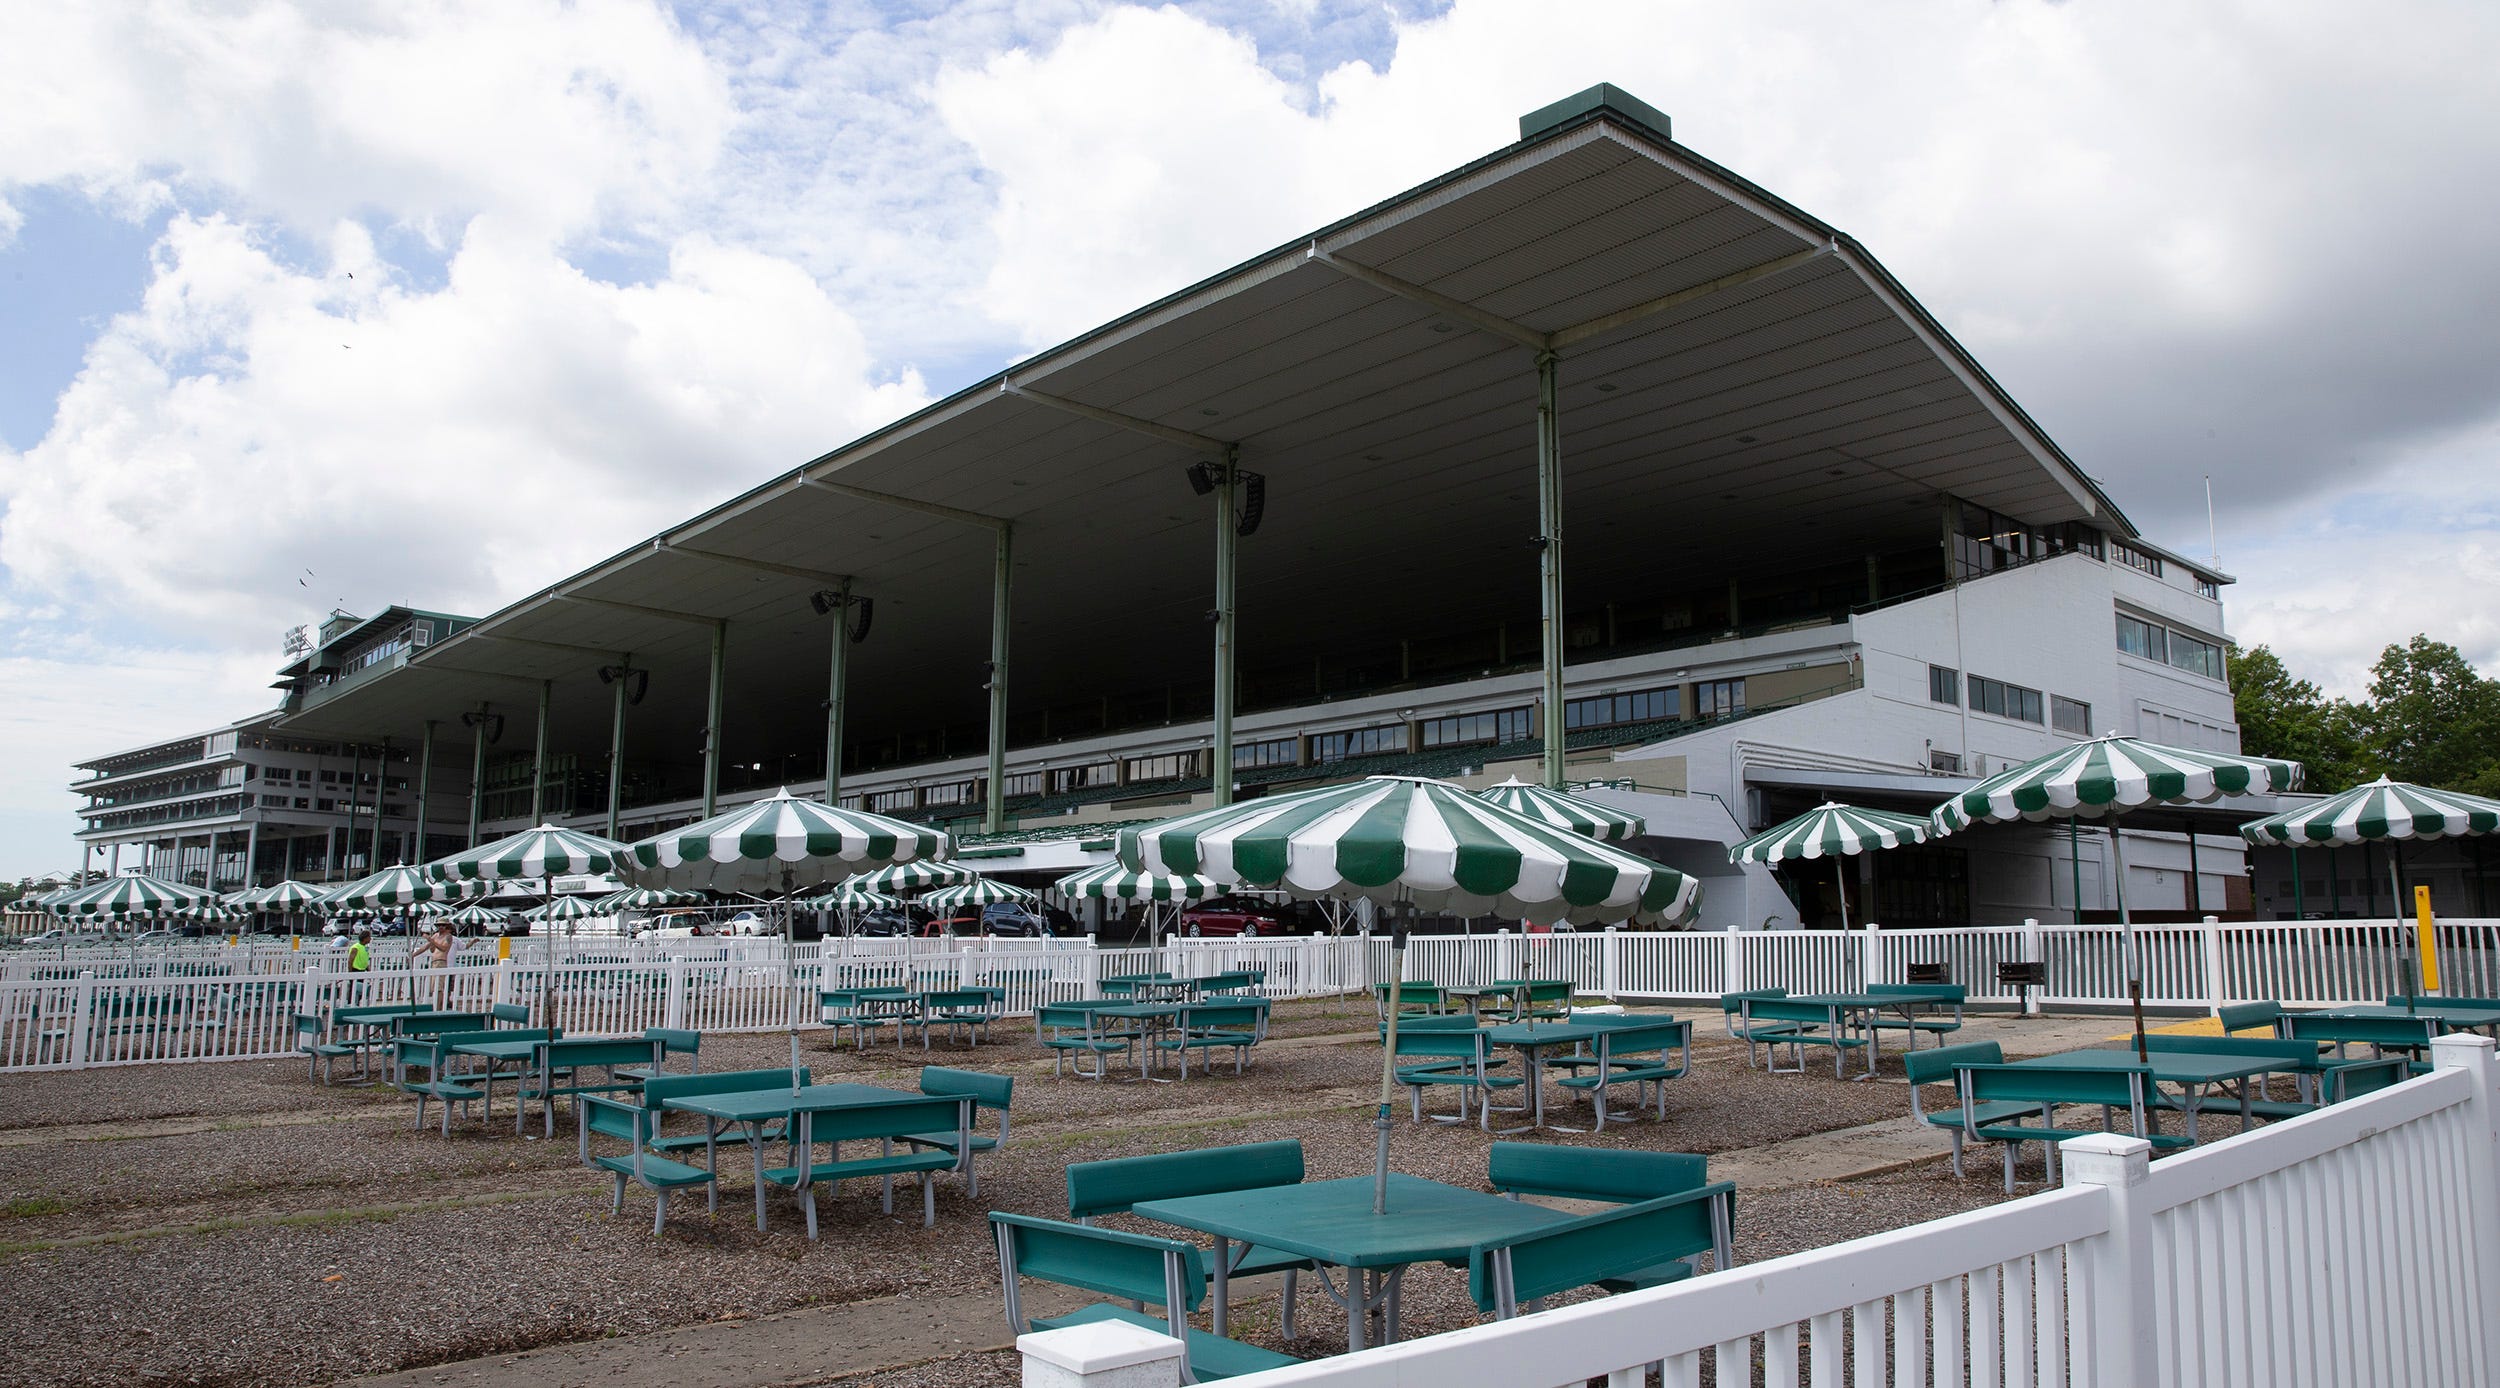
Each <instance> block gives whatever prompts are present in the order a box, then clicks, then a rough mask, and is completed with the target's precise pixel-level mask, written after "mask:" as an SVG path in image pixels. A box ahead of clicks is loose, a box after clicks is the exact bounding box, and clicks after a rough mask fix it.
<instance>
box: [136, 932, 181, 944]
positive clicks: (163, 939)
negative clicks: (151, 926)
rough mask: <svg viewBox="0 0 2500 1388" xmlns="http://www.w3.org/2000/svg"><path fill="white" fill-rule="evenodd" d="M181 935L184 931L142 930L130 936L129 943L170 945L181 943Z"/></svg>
mask: <svg viewBox="0 0 2500 1388" xmlns="http://www.w3.org/2000/svg"><path fill="white" fill-rule="evenodd" d="M183 937H184V932H183V931H180V930H142V931H140V932H139V933H138V934H136V935H133V936H131V937H130V943H132V944H134V945H171V944H179V943H181V941H182V939H183Z"/></svg>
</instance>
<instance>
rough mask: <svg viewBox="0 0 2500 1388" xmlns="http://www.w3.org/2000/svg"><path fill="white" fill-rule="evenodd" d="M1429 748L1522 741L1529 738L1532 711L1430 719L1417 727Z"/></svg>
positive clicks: (1507, 711) (1461, 714)
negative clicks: (1529, 717) (1529, 713)
mask: <svg viewBox="0 0 2500 1388" xmlns="http://www.w3.org/2000/svg"><path fill="white" fill-rule="evenodd" d="M1417 731H1418V732H1420V733H1421V734H1422V735H1423V743H1424V746H1426V747H1464V746H1467V745H1468V744H1470V743H1477V742H1520V741H1524V740H1526V738H1527V736H1528V710H1526V709H1524V708H1505V709H1497V710H1495V711H1493V712H1491V713H1460V714H1454V715H1452V716H1450V717H1448V718H1427V719H1425V720H1424V722H1423V723H1422V724H1421V725H1420V726H1419V727H1418V728H1417Z"/></svg>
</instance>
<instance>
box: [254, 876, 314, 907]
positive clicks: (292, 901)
mask: <svg viewBox="0 0 2500 1388" xmlns="http://www.w3.org/2000/svg"><path fill="white" fill-rule="evenodd" d="M238 895H240V893H238ZM249 895H250V896H251V898H252V899H251V902H250V903H249V904H250V905H251V906H252V908H253V909H254V910H259V911H308V910H311V909H312V905H313V903H314V902H316V901H319V900H320V899H321V889H320V888H318V887H315V886H313V885H311V884H310V883H307V882H298V881H295V880H294V879H293V878H289V879H288V880H286V881H284V882H280V883H277V884H275V885H273V886H267V887H257V888H254V889H253V890H252V891H251V892H250V894H249Z"/></svg>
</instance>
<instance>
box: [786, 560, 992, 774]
mask: <svg viewBox="0 0 2500 1388" xmlns="http://www.w3.org/2000/svg"><path fill="white" fill-rule="evenodd" d="M838 591H839V592H840V594H841V596H840V597H839V598H838V599H836V601H835V603H834V607H833V653H832V654H831V655H829V656H827V657H826V658H825V803H826V804H828V805H839V804H841V803H842V701H843V700H844V699H845V698H846V697H848V696H849V693H850V681H851V655H850V652H851V585H849V584H848V583H845V584H843V585H842V587H841V588H840V589H839V590H838ZM992 774H993V775H995V774H996V772H995V771H993V772H992Z"/></svg>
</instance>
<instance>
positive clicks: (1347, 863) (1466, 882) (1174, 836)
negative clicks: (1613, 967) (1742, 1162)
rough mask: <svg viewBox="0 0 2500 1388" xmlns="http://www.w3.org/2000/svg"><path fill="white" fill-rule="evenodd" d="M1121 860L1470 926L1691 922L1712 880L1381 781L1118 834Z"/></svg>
mask: <svg viewBox="0 0 2500 1388" xmlns="http://www.w3.org/2000/svg"><path fill="white" fill-rule="evenodd" d="M1120 861H1121V862H1123V863H1126V864H1128V865H1129V866H1130V867H1132V868H1139V869H1143V870H1146V871H1150V872H1180V873H1202V874H1204V875H1205V876H1207V877H1210V878H1213V879H1214V880H1215V881H1217V882H1220V883H1224V884H1226V885H1233V884H1242V885H1247V886H1254V887H1275V888H1281V889H1282V890H1284V891H1285V892H1287V893H1289V894H1291V895H1293V896H1296V897H1301V898H1304V899H1312V898H1318V897H1332V896H1333V897H1367V898H1370V899H1371V900H1374V901H1382V902H1397V901H1401V900H1404V901H1412V902H1414V903H1415V904H1416V905H1418V906H1421V907H1423V908H1425V909H1427V910H1434V911H1448V912H1452V913H1455V914H1461V915H1487V914H1490V915H1501V916H1513V917H1525V916H1529V915H1531V914H1539V915H1546V916H1551V915H1554V914H1557V913H1560V912H1565V911H1567V912H1569V913H1570V914H1571V916H1572V917H1573V918H1574V919H1577V920H1588V921H1637V922H1644V923H1646V922H1654V921H1681V920H1689V919H1690V918H1691V917H1692V916H1693V914H1694V912H1695V910H1696V909H1697V908H1698V906H1699V904H1700V900H1701V882H1700V880H1699V879H1697V878H1693V877H1689V876H1687V875H1685V874H1684V873H1681V872H1678V871H1676V870H1675V869H1674V868H1671V867H1667V866H1665V865H1664V864H1661V863H1653V862H1650V861H1649V860H1648V859H1646V858H1640V857H1636V856H1634V855H1632V854H1630V853H1626V852H1624V851H1623V850H1622V849H1619V848H1616V847H1614V846H1613V845H1611V844H1604V843H1599V842H1598V841H1596V840H1595V839H1590V838H1584V837H1582V836H1580V835H1578V834H1574V833H1571V832H1569V831H1567V830H1562V829H1556V828H1554V827H1552V826H1551V825H1547V824H1541V823H1539V822H1537V821H1535V820H1532V819H1529V818H1527V817H1525V816H1523V815H1519V814H1516V813H1513V812H1512V811H1510V810H1506V809H1503V808H1502V807H1501V806H1499V805H1495V804H1493V803H1491V802H1490V801H1486V800H1481V799H1478V798H1477V797H1475V796H1473V795H1470V794H1468V793H1467V792H1466V791H1464V790H1462V789H1460V788H1459V787H1457V786H1455V785H1452V784H1450V783H1449V782H1447V781H1435V780H1429V779H1425V778H1422V777H1414V776H1373V777H1369V778H1367V779H1365V780H1361V781H1356V782H1352V783H1350V784H1346V785H1336V786H1322V787H1320V788H1318V789H1316V790H1306V791H1301V792H1298V793H1295V794H1291V795H1277V796H1270V797H1268V798H1266V799H1261V800H1250V801H1245V802H1244V803H1242V804H1238V805H1227V806H1223V807H1221V808H1218V809H1212V810H1201V811H1199V812H1198V813H1196V814H1187V815H1182V816H1180V817H1179V818H1177V819H1167V820H1164V821H1162V822H1161V823H1159V824H1149V825H1145V826H1143V827H1141V828H1134V829H1123V830H1121V831H1120Z"/></svg>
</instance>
